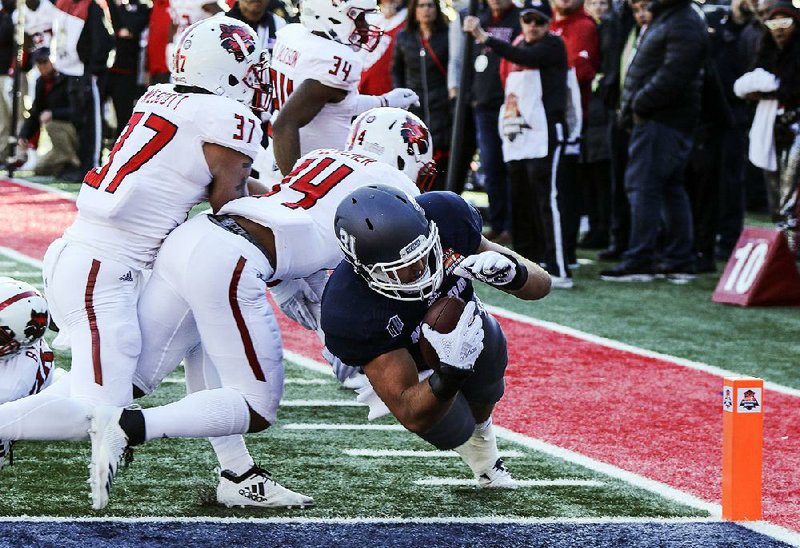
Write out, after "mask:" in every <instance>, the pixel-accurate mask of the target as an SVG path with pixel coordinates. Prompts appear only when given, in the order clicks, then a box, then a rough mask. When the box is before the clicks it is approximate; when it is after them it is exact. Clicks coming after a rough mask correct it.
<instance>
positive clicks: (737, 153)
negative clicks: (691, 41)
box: [712, 0, 763, 261]
mask: <svg viewBox="0 0 800 548" xmlns="http://www.w3.org/2000/svg"><path fill="white" fill-rule="evenodd" d="M753 22H755V25H754V24H753ZM753 28H755V29H757V32H759V33H762V32H763V29H762V27H761V24H760V23H759V22H758V21H757V20H756V18H755V15H754V13H753V11H752V9H751V7H750V4H749V1H748V0H733V2H731V10H730V13H728V14H727V15H726V16H725V17H724V18H723V19H722V20H721V21H720V23H719V26H718V28H717V33H716V35H717V36H716V47H715V48H712V55H713V59H712V60H713V63H714V65H715V67H716V69H717V72H718V74H719V78H720V83H721V85H722V90H723V93H724V94H725V97H726V101H727V103H728V105H729V107H730V110H731V116H732V119H731V127H730V128H729V129H728V130H726V131H725V133H724V135H723V136H722V141H723V144H722V159H721V164H722V168H721V171H720V181H719V193H720V195H719V201H718V202H719V208H718V213H717V234H718V239H717V242H716V248H715V251H714V255H715V259H716V260H721V261H727V260H728V257H729V256H730V254H731V252H732V251H733V247H734V246H735V245H736V241H737V240H738V239H739V234H740V233H741V232H742V228H743V227H744V213H745V178H746V177H747V173H748V171H749V170H748V168H747V166H748V165H750V166H752V164H750V162H749V161H748V160H747V132H748V130H749V129H750V122H751V120H752V118H753V112H752V108H751V107H750V105H748V104H747V103H746V102H745V101H744V100H742V99H740V98H739V97H737V96H736V94H735V93H734V92H733V83H734V82H735V81H736V79H737V78H739V77H740V76H741V75H742V74H744V73H745V72H746V71H747V69H748V68H749V67H750V66H752V64H753V63H754V62H755V49H754V47H753V46H752V44H751V40H749V38H748V35H749V32H750V29H753ZM758 176H759V177H760V179H761V181H762V185H763V175H762V174H761V173H758Z"/></svg>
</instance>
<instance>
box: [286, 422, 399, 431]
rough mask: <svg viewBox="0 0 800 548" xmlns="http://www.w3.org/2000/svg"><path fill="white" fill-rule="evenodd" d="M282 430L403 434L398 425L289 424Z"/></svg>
mask: <svg viewBox="0 0 800 548" xmlns="http://www.w3.org/2000/svg"><path fill="white" fill-rule="evenodd" d="M282 428H283V429H284V430H380V431H387V432H389V431H393V432H405V430H406V429H405V428H403V426H402V425H400V424H320V423H317V424H314V423H289V424H285V425H283V426H282Z"/></svg>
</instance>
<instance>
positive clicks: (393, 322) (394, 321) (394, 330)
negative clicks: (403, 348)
mask: <svg viewBox="0 0 800 548" xmlns="http://www.w3.org/2000/svg"><path fill="white" fill-rule="evenodd" d="M386 331H388V332H389V335H391V336H392V337H399V336H400V334H401V333H402V332H403V320H401V319H400V316H398V315H397V314H395V315H394V316H392V317H391V318H389V323H387V324H386Z"/></svg>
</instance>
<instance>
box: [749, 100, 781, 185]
mask: <svg viewBox="0 0 800 548" xmlns="http://www.w3.org/2000/svg"><path fill="white" fill-rule="evenodd" d="M777 113H778V100H777V99H762V100H761V101H759V102H758V107H756V115H755V118H753V125H752V126H750V150H749V152H748V155H747V156H748V158H750V161H751V162H753V165H754V166H756V167H760V168H761V169H765V170H767V171H776V170H777V169H778V160H777V158H776V156H775V137H774V134H773V129H774V128H775V116H776V115H777Z"/></svg>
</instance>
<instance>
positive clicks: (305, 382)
mask: <svg viewBox="0 0 800 548" xmlns="http://www.w3.org/2000/svg"><path fill="white" fill-rule="evenodd" d="M283 384H296V385H301V386H311V385H317V386H319V385H325V384H331V381H329V380H326V379H283Z"/></svg>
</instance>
